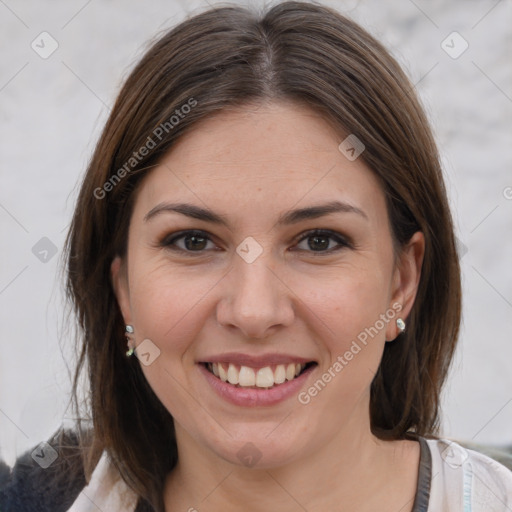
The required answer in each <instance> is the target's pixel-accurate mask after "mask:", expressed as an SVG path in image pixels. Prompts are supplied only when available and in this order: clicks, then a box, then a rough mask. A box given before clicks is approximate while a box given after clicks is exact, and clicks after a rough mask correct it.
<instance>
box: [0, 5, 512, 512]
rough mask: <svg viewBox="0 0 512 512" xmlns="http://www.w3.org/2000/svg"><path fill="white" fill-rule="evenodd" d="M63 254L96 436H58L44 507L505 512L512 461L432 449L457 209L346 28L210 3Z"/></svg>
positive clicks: (113, 157) (402, 104) (406, 114)
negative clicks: (49, 499)
mask: <svg viewBox="0 0 512 512" xmlns="http://www.w3.org/2000/svg"><path fill="white" fill-rule="evenodd" d="M68 255H69V257H68V291H69V295H70V298H71V300H72V301H73V304H74V305H75V308H76V312H77V315H78V319H79V323H80V327H81V329H82V332H83V340H82V348H81V357H80V362H79V365H78V369H77V374H76V377H75V397H76V401H75V405H76V407H77V411H79V407H78V406H79V400H78V391H77V389H78V382H79V377H80V375H81V372H82V371H86V372H87V375H88V378H89V381H90V395H89V403H90V407H91V414H92V427H93V428H92V429H91V430H87V429H82V428H80V426H78V428H77V432H78V434H79V435H80V443H79V450H78V453H79V454H83V457H81V458H77V459H76V460H77V461H78V462H76V461H75V462H73V459H72V457H71V456H65V455H64V453H65V452H64V450H68V451H70V450H71V451H72V448H70V447H69V445H73V439H67V438H65V437H61V438H59V440H53V444H52V442H51V443H50V445H52V446H56V447H60V451H59V450H57V448H56V451H58V452H59V453H60V454H61V456H60V457H59V458H58V459H57V460H56V461H55V462H54V465H53V467H54V468H60V469H59V470H57V469H54V471H53V474H56V475H57V476H56V477H55V478H56V479H58V480H57V481H56V482H52V485H53V489H63V488H64V487H65V486H68V487H66V489H67V490H64V491H63V492H62V496H59V499H58V500H56V501H54V502H53V503H52V507H53V508H52V510H69V511H70V512H79V511H85V510H89V509H91V508H94V507H96V508H97V509H99V510H109V511H117V510H119V511H121V510H123V511H125V510H128V511H134V510H136V511H143V510H155V511H158V512H163V511H166V512H171V511H177V510H189V511H193V510H208V511H217V510H251V511H252V510H254V511H260V510H261V511H263V510H269V509H272V510H280V511H292V510H308V511H316V510H320V509H322V510H351V511H354V510H357V511H367V510H368V511H369V510H381V511H382V510H386V511H387V510H389V511H396V510H402V511H409V512H410V511H413V512H420V511H422V512H425V511H428V512H432V511H439V510H443V511H450V512H451V511H462V510H473V512H475V511H477V510H482V511H483V510H485V511H493V510H496V511H497V510H504V507H509V508H512V498H511V495H512V474H511V473H510V472H509V471H508V470H507V469H506V468H505V467H504V466H502V465H500V464H498V463H496V462H494V461H493V460H491V459H490V458H488V457H486V456H484V455H481V454H479V453H477V452H473V451H471V450H465V449H464V448H462V447H461V446H459V445H458V444H456V443H450V442H449V441H446V440H443V439H439V438H438V437H437V435H438V433H439V432H438V417H439V400H440V392H441V388H442V385H443V383H444V381H445V378H446V375H447V371H448V368H449V366H450V362H451V360H452V355H453V352H454V349H455V346H456V340H457V334H458V329H459V323H460V302H461V290H460V270H459V265H458V260H457V255H456V249H455V243H454V235H453V225H452V220H451V215H450V211H449V208H448V203H447V198H446V192H445V188H444V184H443V178H442V173H441V169H440V164H439V158H438V154H437V150H436V147H435V144H434V141H433V138H432V134H431V131H430V129H429V126H428V123H427V121H426V119H425V116H424V114H423V112H422V109H421V107H420V105H419V102H418V100H417V98H416V96H415V94H414V90H413V87H412V85H411V84H410V82H409V81H408V80H407V78H406V77H405V75H404V73H403V72H402V71H401V69H400V68H399V66H398V64H397V63H396V62H395V60H394V59H393V58H392V57H391V56H390V55H389V54H388V52H387V51H386V50H385V49H384V48H383V47H382V46H381V45H380V44H379V43H378V42H377V41H376V40H375V39H373V38H372V37H371V36H370V35H369V34H367V33H366V32H365V31H364V30H363V29H361V28H360V27H359V26H357V25H356V24H355V23H354V22H352V21H350V20H348V19H346V18H344V17H343V16H341V15H339V14H338V13H336V12H334V11H332V10H330V9H328V8H325V7H320V6H318V5H313V4H309V3H298V2H286V3H282V4H279V5H276V6H275V7H273V8H271V9H269V10H268V11H267V12H266V13H264V14H263V15H261V16H257V15H255V14H254V13H251V12H249V11H247V10H246V9H243V8H241V7H233V8H217V9H211V10H209V11H207V12H205V13H203V14H200V15H198V16H195V17H193V18H191V19H189V20H187V21H185V22H184V23H182V24H181V25H179V26H178V27H176V28H175V29H173V30H171V31H170V32H169V33H167V34H166V35H165V36H164V37H162V38H161V39H160V40H158V41H157V42H156V43H155V44H154V46H153V47H152V48H151V49H150V50H149V51H148V52H147V53H146V55H145V56H144V57H143V59H142V60H141V62H140V63H139V64H138V65H137V67H136V68H135V69H134V71H133V72H132V74H131V75H130V76H129V78H128V79H127V81H126V83H125V85H124V87H123V89H122V90H121V92H120V94H119V97H118V99H117V102H116V104H115V106H114V108H113V110H112V113H111V115H110V118H109V120H108V122H107V124H106V127H105V129H104V131H103V134H102V136H101V138H100V140H99V142H98V145H97V147H96V150H95V153H94V155H93V158H92V161H91V163H90V165H89V168H88V170H87V173H86V176H85V179H84V182H83V184H82V188H81V192H80V195H79V198H78V202H77V206H76V210H75V215H74V218H73V223H72V226H71V229H70V232H69V237H68ZM65 446H67V448H64V447H65ZM70 460H71V462H70ZM82 460H83V464H84V471H83V472H82V471H81V470H80V469H81V466H80V464H81V461H82ZM46 481H47V482H48V481H50V479H49V478H48V479H47V480H46ZM20 485H23V484H20ZM14 487H15V486H14ZM12 489H13V486H11V488H10V490H9V489H7V490H6V491H4V496H5V497H4V501H5V503H7V505H6V506H5V508H6V509H7V510H9V508H8V507H9V506H12V504H13V503H15V500H16V499H18V501H17V502H16V507H17V508H16V507H13V508H12V509H13V510H22V507H23V506H24V504H23V499H21V498H16V497H13V496H15V494H16V492H15V491H12ZM54 494H55V492H54ZM28 495H30V493H28ZM9 500H10V501H9ZM471 507H472V508H471ZM40 508H41V510H43V509H44V508H43V507H42V506H41V505H40ZM32 510H33V509H32Z"/></svg>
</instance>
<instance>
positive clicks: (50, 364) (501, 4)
mask: <svg viewBox="0 0 512 512" xmlns="http://www.w3.org/2000/svg"><path fill="white" fill-rule="evenodd" d="M213 3H215V2H211V4H213ZM255 3H257V4H258V5H261V2H255ZM322 3H324V4H326V5H330V6H333V7H335V8H337V9H338V10H340V11H341V12H344V13H347V14H349V15H350V16H351V17H353V18H354V19H355V20H356V21H359V22H360V23H361V24H362V25H363V26H364V27H366V28H367V29H368V30H369V31H370V32H371V33H373V34H374V35H375V36H377V38H378V39H380V40H381V41H382V42H384V44H385V45H386V46H387V47H388V48H389V49H390V50H391V51H392V53H393V54H394V55H395V56H396V57H397V59H398V60H399V62H400V63H401V64H402V65H403V66H404V67H405V69H406V71H407V72H408V74H409V76H410V77H411V79H412V80H413V82H414V83H415V84H416V88H417V91H418V92H419V94H420V97H421V99H422V101H423V103H424V105H425V108H426V110H427V112H428V115H429V117H430V119H431V121H432V123H433V126H434V129H435V134H436V138H437V140H438V143H439V147H440V150H441V153H442V157H443V164H444V170H445V174H446V182H447V187H448V190H449V195H450V201H451V204H452V208H453V211H454V216H455V221H456V226H457V236H458V238H459V240H460V242H461V246H460V247H461V256H462V260H461V262H462V271H463V282H464V320H463V326H462V332H461V345H460V348H459V350H458V352H457V357H456V360H455V362H454V366H453V369H452V372H451V375H450V379H449V382H448V385H447V387H446V392H445V395H444V406H443V435H445V436H446V437H451V438H454V439H458V440H474V441H477V442H485V443H498V444H503V443H511V442H512V371H511V370H512V368H511V362H512V339H511V334H510V333H511V328H512V270H511V262H512V236H511V231H512V230H511V228H512V173H511V164H512V138H511V132H512V69H511V63H512V59H511V56H512V31H511V28H510V27H512V2H511V1H510V0H501V1H496V0H492V1H491V0H482V1H476V0H473V1H468V0H465V1H450V2H447V1H439V0H437V1H420V0H417V1H415V2H413V1H412V0H393V1H386V2H382V1H379V0H361V1H357V0H352V1H351V0H349V1H346V2H344V1H330V2H322ZM205 5H206V4H205V3H204V2H200V1H193V2H184V1H182V2H177V1H164V0H151V1H148V2H142V1H140V2H135V1H124V2H122V1H121V0H112V1H105V0H91V1H85V0H80V1H69V0H67V1H63V0H56V1H51V2H50V1H45V2H41V1H35V0H26V1H18V2H16V1H14V0H0V44H1V54H0V116H1V117H0V144H1V147H0V149H1V151H0V173H1V188H0V225H1V233H2V236H1V238H0V241H1V242H0V243H1V244H2V245H1V258H2V259H1V261H2V264H1V266H0V311H1V319H0V329H1V336H0V343H1V350H0V450H1V454H0V455H1V456H2V457H3V458H4V459H5V460H6V461H7V462H9V463H12V462H13V460H14V457H15V456H16V455H17V454H20V453H21V452H22V451H24V450H26V449H28V448H29V447H32V446H35V445H36V444H38V443H39V442H40V441H42V440H44V439H46V438H47V437H48V436H49V435H50V434H51V433H52V432H53V431H54V430H55V429H56V428H57V427H58V426H59V425H60V424H61V423H62V422H63V417H64V414H65V405H66V400H67V398H68V393H69V389H70V378H69V370H68V368H67V366H66V364H65V362H64V358H65V359H66V361H67V362H68V365H70V367H71V366H72V364H73V359H72V354H73V351H72V344H71V340H72V334H73V327H72V321H71V320H70V319H68V318H67V317H66V316H65V310H64V307H63V304H62V296H63V295H62V286H61V282H62V281H61V276H60V274H59V263H60V256H61V254H62V253H61V250H62V246H63V241H64V237H65V233H66V228H67V226H68V224H69V221H70V218H71V213H72V209H73V203H74V200H75V197H76V192H77V183H78V180H79V179H80V177H81V175H82V173H83V171H84V169H85V166H86V164H87V161H88V159H89V157H90V155H91V153H92V150H93V147H94V144H95V142H96V140H97V138H98V136H99V131H100V129H101V128H102V126H103V124H104V122H105V120H106V117H107V115H108V111H109V106H110V105H112V103H113V100H114V98H115V96H116V92H117V91H118V89H119V86H120V84H121V82H122V80H123V78H124V77H126V76H127V73H128V72H129V70H130V69H131V68H132V67H133V65H134V64H135V62H136V61H137V60H138V58H140V56H141V55H142V53H143V52H144V49H145V48H146V45H147V43H148V41H149V40H150V39H153V38H154V37H156V35H157V34H158V33H160V31H162V30H164V29H167V28H169V27H171V26H173V25H174V24H176V23H177V22H179V21H181V20H182V19H183V18H184V17H185V16H186V14H187V13H191V12H192V13H194V12H198V11H201V10H202V9H203V8H204V6H205ZM43 31H47V32H48V33H49V34H51V36H52V38H54V39H55V40H56V41H57V44H58V48H57V50H56V51H55V52H54V53H53V54H51V55H50V56H49V57H48V58H46V59H43V58H41V57H40V55H39V54H38V53H36V51H34V49H32V47H31V43H32V42H33V41H35V42H34V45H36V44H38V45H39V48H38V51H39V52H43V51H48V50H49V49H51V46H50V43H51V41H50V40H49V39H48V38H46V39H44V48H42V46H43V43H41V39H42V38H44V37H45V36H40V34H41V32H43ZM453 31H457V32H458V33H459V34H460V35H461V36H462V37H463V38H464V40H465V41H467V43H468V45H469V46H468V49H467V50H466V51H465V52H464V53H462V55H460V56H459V57H458V58H452V56H450V55H448V53H446V51H445V50H444V49H443V47H442V44H443V43H442V42H443V41H444V40H445V41H446V42H445V43H444V47H445V49H448V50H449V51H450V52H452V54H453V53H454V52H457V53H458V52H459V51H460V50H461V49H462V48H463V46H462V45H463V44H464V42H463V41H462V40H458V39H457V37H458V36H455V39H454V37H453V36H450V37H448V39H446V38H447V36H449V35H450V34H451V33H452V32H453ZM449 47H452V48H449ZM36 48H37V47H36ZM44 237H46V238H47V239H48V240H49V241H50V242H49V241H48V240H43V241H41V239H42V238H44ZM34 247H35V249H33V248H34ZM53 247H54V250H55V251H56V253H55V255H53V254H52V249H53ZM45 250H47V251H48V253H45V252H44V251H45ZM45 260H46V261H45ZM59 340H60V344H59Z"/></svg>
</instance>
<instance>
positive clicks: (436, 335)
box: [66, 2, 461, 512]
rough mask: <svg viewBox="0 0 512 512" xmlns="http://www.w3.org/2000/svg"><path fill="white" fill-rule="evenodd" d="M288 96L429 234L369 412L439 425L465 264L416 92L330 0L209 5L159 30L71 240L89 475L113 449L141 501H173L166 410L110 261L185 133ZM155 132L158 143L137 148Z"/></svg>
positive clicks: (387, 427) (91, 179)
mask: <svg viewBox="0 0 512 512" xmlns="http://www.w3.org/2000/svg"><path fill="white" fill-rule="evenodd" d="M280 100H285V101H292V102H296V103H297V104H301V105H307V106H308V107H310V108H311V109H314V110H315V111H316V112H318V113H320V114H321V115H323V116H324V118H325V119H326V120H327V121H328V122H330V123H332V124H333V125H334V126H336V127H338V128H339V131H340V134H347V133H351V134H355V135H356V136H357V137H358V138H359V139H360V140H361V141H363V143H364V145H365V146H366V149H365V151H364V153H363V154H362V155H361V157H360V158H362V159H363V160H364V161H365V163H366V164H367V165H368V166H369V168H370V169H371V170H372V171H373V172H374V173H375V175H376V176H377V177H378V178H379V180H380V183H381V186H382V189H383V191H384V193H385V196H386V201H387V209H388V215H389V219H390V224H391V229H392V237H393V241H394V243H395V247H397V248H400V247H401V246H402V245H403V244H405V243H406V242H407V241H408V240H409V239H410V237H411V236H412V234H413V233H414V232H416V231H418V230H420V231H422V232H423V234H424V237H425V255H424V261H423V267H422V273H421V279H420V282H419V288H418V293H417V296H416V300H415V303H414V306H413V309H412V311H411V313H410V315H409V317H408V319H407V324H408V328H407V331H406V332H405V333H404V334H402V335H401V339H400V343H394V344H393V343H388V344H386V346H385V349H384V354H383V358H382V362H381V365H380V368H379V370H378V373H377V374H376V376H375V378H374V380H373V382H372V384H371V399H370V419H371V428H372V431H373V432H374V434H375V435H377V436H378V437H380V438H382V439H404V438H406V437H407V436H409V435H416V436H417V435H423V436H430V437H435V436H436V435H437V434H438V429H439V407H440V394H441V389H442V386H443V383H444V382H445V379H446V376H447V372H448V369H449V366H450V362H451V360H452V356H453V353H454V349H455V346H456V341H457V336H458V331H459V324H460V315H461V284H460V268H459V262H458V257H457V252H456V245H455V238H454V233H453V223H452V217H451V214H450V210H449V206H448V201H447V195H446V190H445V186H444V182H443V176H442V171H441V167H440V160H439V156H438V151H437V148H436V145H435V142H434V139H433V136H432V133H431V129H430V127H429V123H428V122H427V119H426V116H425V114H424V112H423V110H422V107H421V105H420V103H419V101H418V98H417V96H416V94H415V90H414V86H413V85H412V84H411V82H410V81H409V80H408V78H407V77H406V75H405V74H404V72H403V71H402V69H401V68H400V66H399V65H398V63H397V62H396V60H395V59H394V58H393V57H392V56H391V55H390V53H389V52H388V51H387V50H386V49H385V48H384V47H383V46H382V45H381V44H380V43H379V42H378V41H376V40H375V39H374V38H373V37H372V36H371V35H369V34H368V33H367V32H366V31H365V30H363V29H362V28H361V27H360V26H358V25H357V24H356V23H354V22H353V21H351V20H350V19H348V18H346V17H344V16H343V15H341V14H339V13H338V12H336V11H334V10H332V9H330V8H327V7H324V6H320V5H316V4H312V3H305V2H284V3H280V4H277V5H274V6H272V7H271V8H268V9H267V10H266V11H265V12H256V11H254V10H251V9H248V8H245V7H240V6H233V7H218V8H211V9H209V10H207V11H205V12H202V13H200V14H198V15H195V16H193V17H190V18H189V19H187V20H186V21H184V22H182V23H181V24H179V25H178V26H176V27H175V28H173V29H172V30H170V31H168V32H166V33H165V34H164V35H163V36H161V37H159V38H158V39H157V40H156V42H154V43H153V44H152V46H151V47H150V48H149V50H148V51H147V52H146V53H145V55H144V56H143V57H142V59H141V60H140V62H139V63H138V64H137V65H136V66H135V68H134V69H133V71H132V72H131V74H130V75H129V76H128V78H127V79H126V81H125V83H124V85H123V86H122V89H121V91H120V93H119V95H118V97H117V100H116V102H115V105H114V107H113V109H112V111H111V114H110V117H109V118H108V121H107V123H106V125H105V127H104V130H103V132H102V134H101V136H100V138H99V141H98V143H97V145H96V148H95V151H94V153H93V156H92V159H91V161H90V163H89V165H88V168H87V171H86V173H85V177H84V179H83V182H82V184H81V189H80V192H79V196H78V200H77V203H76V209H75V212H74V216H73V220H72V224H71V227H70V230H69V234H68V237H67V242H66V258H67V259H66V262H67V269H66V270H67V292H68V295H69V299H70V301H71V304H72V307H73V309H74V311H75V312H76V316H77V320H78V324H79V347H78V354H79V356H78V357H79V359H78V364H77V367H76V374H75V378H74V390H73V404H74V407H75V408H76V411H79V410H80V403H79V402H80V400H79V398H78V389H79V387H80V382H81V378H82V377H85V382H86V389H87V396H86V397H85V398H86V403H87V404H88V406H89V409H88V411H89V413H88V414H89V415H90V420H91V421H92V434H91V432H89V435H87V436H86V439H87V442H86V443H85V441H84V458H83V460H84V468H85V474H86V475H87V478H89V477H90V474H91V472H92V469H93V468H94V465H95V464H96V462H97V461H98V458H99V456H100V454H101V452H102V451H103V450H107V451H108V453H109V454H110V456H111V458H112V460H113V462H114V464H115V465H116V467H117V469H118V470H119V472H120V474H121V476H122V477H123V479H124V480H125V481H126V483H127V484H128V485H129V486H130V487H131V488H132V489H133V490H134V491H135V492H136V493H137V494H138V495H139V496H140V500H141V501H140V502H139V503H141V504H142V503H143V504H145V506H147V507H148V508H147V509H148V510H156V511H158V512H163V510H164V505H163V485H164V480H165V476H166V475H167V474H168V473H169V472H170V471H171V470H172V469H173V467H174V466H175V464H176V461H177V448H176V440H175V434H174V425H173V418H172V416H171V415H170V413H169V412H168V411H167V410H166V409H165V408H164V406H163V405H162V404H161V402H160V401H159V400H158V398H157V397H156V395H155V394H154V392H153V391H152V389H151V387H150V386H149V384H148V383H147V381H146V379H145V377H144V375H143V373H142V371H141V368H140V364H139V363H138V361H137V360H136V358H130V359H128V358H127V357H126V356H125V351H126V340H125V337H124V323H123V318H122V315H121V312H120V309H119V307H118V304H117V301H116V297H115V295H114V291H113V287H112V282H111V277H110V265H111V262H112V260H113V259H114V258H115V257H116V256H117V255H120V256H123V255H124V254H125V253H126V249H127V234H128V226H129V222H130V216H131V210H132V207H133V203H134V193H135V191H136V190H137V186H138V184H139V182H140V180H141V179H142V178H143V177H144V176H145V175H146V173H147V172H150V171H151V169H152V168H153V167H155V166H156V165H157V164H158V163H159V161H160V160H161V158H162V157H163V156H164V155H166V154H167V153H168V151H169V150H170V148H171V147H172V146H173V145H174V144H175V142H176V141H177V140H178V139H179V138H180V137H181V136H182V135H183V134H184V133H186V132H188V131H189V130H193V129H194V125H195V124H196V123H197V122H198V121H199V120H201V119H204V118H205V117H207V116H210V115H213V114H215V113H218V112H220V111H222V110H224V109H229V108H233V107H243V106H244V105H246V104H249V103H254V102H265V101H280ZM193 102H195V103H194V105H193V106H192V103H193ZM187 104H188V105H189V107H190V108H184V107H183V105H187ZM185 113H186V115H185ZM173 116H174V121H172V122H171V121H170V120H171V118H172V117H173ZM165 123H167V124H165ZM159 127H160V128H159ZM165 128H167V129H165ZM158 129H159V130H160V131H156V132H155V130H158ZM155 133H158V134H159V137H156V136H155ZM148 137H149V138H151V139H152V140H153V141H154V142H155V143H156V144H155V146H154V147H153V148H151V149H149V151H147V152H145V154H144V155H142V152H139V151H138V150H139V149H140V148H142V147H144V146H149V144H148V141H149V139H148ZM340 140H341V139H340ZM134 152H135V153H136V157H135V156H134ZM77 414H78V413H77ZM78 427H80V424H79V425H78Z"/></svg>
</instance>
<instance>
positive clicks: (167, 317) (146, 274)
mask: <svg viewBox="0 0 512 512" xmlns="http://www.w3.org/2000/svg"><path fill="white" fill-rule="evenodd" d="M134 267H135V265H134ZM139 269H141V267H139ZM146 269H147V271H144V269H142V271H139V272H138V273H137V274H136V275H133V276H132V277H131V281H130V290H131V309H132V316H133V321H134V324H135V326H136V329H137V330H136V332H137V338H139V337H144V338H149V339H151V340H152V341H154V342H155V343H156V344H157V345H158V346H159V347H161V348H162V349H163V350H172V351H174V352H179V351H181V350H182V349H184V348H186V347H185V345H186V342H187V340H188V339H190V337H191V336H193V334H194V333H195V332H196V330H198V329H200V327H201V323H202V321H201V318H200V317H201V313H202V311H203V309H204V308H202V301H201V299H202V298H203V297H204V296H205V295H206V294H207V292H208V290H210V289H211V288H212V287H213V286H214V285H215V283H216V281H217V280H218V279H214V277H213V276H209V275H208V273H201V272H198V271H197V269H195V270H196V271H195V273H194V269H184V268H181V269H176V268H171V267H170V266H169V265H168V264H166V263H165V262H164V263H162V264H153V265H146Z"/></svg>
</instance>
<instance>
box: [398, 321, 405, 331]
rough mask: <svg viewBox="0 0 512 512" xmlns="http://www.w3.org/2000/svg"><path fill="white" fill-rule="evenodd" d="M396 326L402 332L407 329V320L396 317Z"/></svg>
mask: <svg viewBox="0 0 512 512" xmlns="http://www.w3.org/2000/svg"><path fill="white" fill-rule="evenodd" d="M396 326H397V327H398V329H399V330H400V333H402V332H404V331H405V322H404V321H403V320H402V319H401V318H397V319H396Z"/></svg>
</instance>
